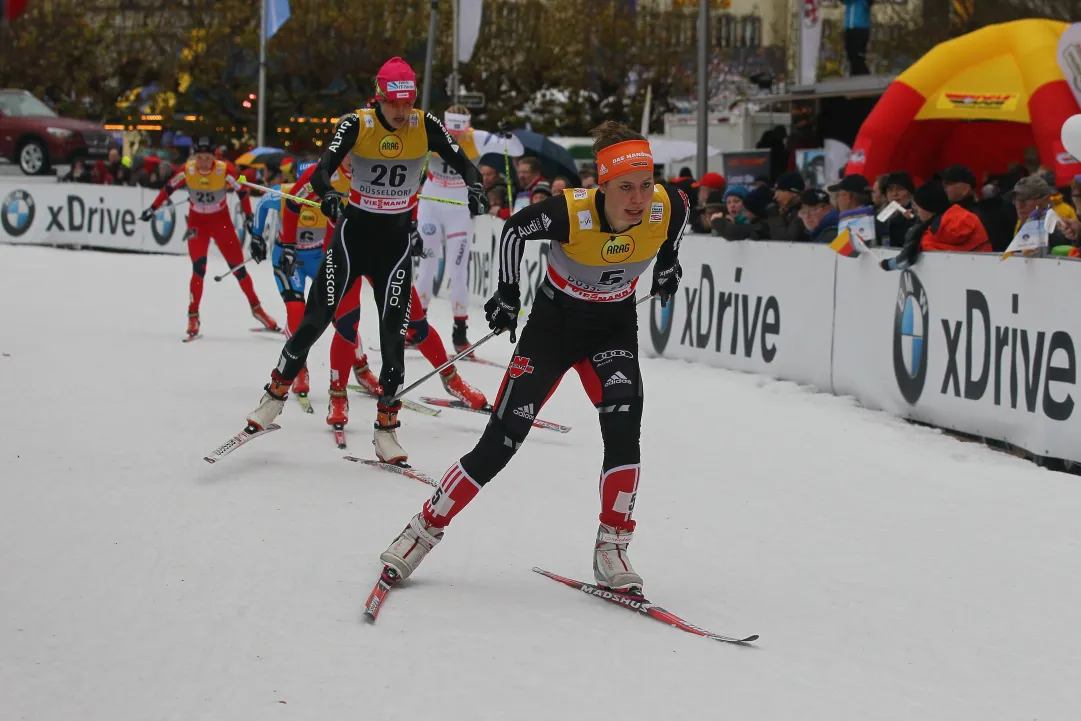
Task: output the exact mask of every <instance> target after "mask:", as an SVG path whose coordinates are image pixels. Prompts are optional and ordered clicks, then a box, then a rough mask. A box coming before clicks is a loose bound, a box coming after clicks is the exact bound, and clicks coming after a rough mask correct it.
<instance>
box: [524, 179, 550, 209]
mask: <svg viewBox="0 0 1081 721" xmlns="http://www.w3.org/2000/svg"><path fill="white" fill-rule="evenodd" d="M551 197H552V186H551V185H549V184H548V183H547V182H545V181H543V180H542V181H540V182H538V183H534V184H533V190H532V191H531V192H530V194H529V202H530V204H531V205H532V204H533V203H539V202H541V201H542V200H548V198H551Z"/></svg>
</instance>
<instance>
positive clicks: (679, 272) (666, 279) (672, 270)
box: [649, 258, 683, 308]
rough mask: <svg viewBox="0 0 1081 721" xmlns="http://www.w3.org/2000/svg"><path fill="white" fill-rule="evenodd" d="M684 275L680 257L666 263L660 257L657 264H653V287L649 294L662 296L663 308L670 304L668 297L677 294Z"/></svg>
mask: <svg viewBox="0 0 1081 721" xmlns="http://www.w3.org/2000/svg"><path fill="white" fill-rule="evenodd" d="M682 277H683V268H682V267H680V265H679V258H674V259H672V261H671V262H670V263H667V264H664V265H662V264H661V259H660V258H658V259H657V263H656V265H654V266H653V287H652V288H650V289H649V294H650V295H652V296H655V297H657V298H660V299H661V307H662V308H663V307H664V306H666V305H668V299H669V298H671V297H672V296H673V295H675V294H676V290H678V289H679V281H680V278H682Z"/></svg>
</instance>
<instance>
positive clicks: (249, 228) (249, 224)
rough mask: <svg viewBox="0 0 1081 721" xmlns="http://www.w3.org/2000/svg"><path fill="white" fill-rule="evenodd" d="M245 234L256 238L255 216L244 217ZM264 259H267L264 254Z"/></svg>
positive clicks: (249, 214)
mask: <svg viewBox="0 0 1081 721" xmlns="http://www.w3.org/2000/svg"><path fill="white" fill-rule="evenodd" d="M244 232H245V233H247V234H248V235H250V236H252V237H253V238H254V237H255V216H254V215H252V214H251V213H248V214H247V215H245V216H244ZM263 245H264V247H265V246H266V243H263ZM263 257H264V258H266V254H265V253H264V254H263Z"/></svg>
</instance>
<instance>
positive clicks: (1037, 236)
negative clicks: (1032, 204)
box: [1002, 211, 1053, 260]
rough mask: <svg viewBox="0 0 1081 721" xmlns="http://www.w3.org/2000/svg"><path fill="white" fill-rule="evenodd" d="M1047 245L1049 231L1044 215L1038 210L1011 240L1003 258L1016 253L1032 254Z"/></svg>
mask: <svg viewBox="0 0 1081 721" xmlns="http://www.w3.org/2000/svg"><path fill="white" fill-rule="evenodd" d="M1048 212H1053V211H1048ZM1046 247H1047V231H1046V229H1045V228H1044V217H1041V216H1040V214H1039V212H1036V213H1033V214H1032V215H1031V216H1029V219H1028V220H1026V221H1025V222H1024V223H1023V224H1022V225H1021V228H1020V229H1019V230H1018V231H1017V235H1015V236H1014V238H1013V240H1011V241H1010V246H1009V247H1008V248H1006V252H1005V253H1003V254H1002V259H1003V260H1006V259H1007V258H1009V257H1010V256H1011V255H1013V254H1014V253H1021V254H1022V255H1032V253H1033V251H1039V250H1040V249H1041V248H1046Z"/></svg>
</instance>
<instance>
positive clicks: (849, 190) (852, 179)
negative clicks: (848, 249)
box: [827, 173, 889, 245]
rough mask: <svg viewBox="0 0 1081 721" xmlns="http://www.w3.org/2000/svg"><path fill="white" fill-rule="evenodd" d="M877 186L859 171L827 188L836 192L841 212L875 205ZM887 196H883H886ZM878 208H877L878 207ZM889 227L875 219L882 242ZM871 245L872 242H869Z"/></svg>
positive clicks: (877, 234)
mask: <svg viewBox="0 0 1081 721" xmlns="http://www.w3.org/2000/svg"><path fill="white" fill-rule="evenodd" d="M874 189H875V186H872V185H871V184H870V183H869V182H867V178H865V177H863V176H862V175H860V174H859V173H853V174H852V175H846V176H845V177H843V178H841V181H840V182H839V183H835V184H834V185H831V186H829V187H828V188H827V190H828V191H829V192H831V193H834V194H835V195H836V198H837V211H838V212H839V213H847V212H848V211H850V210H856V209H858V208H865V207H871V208H873V207H874V200H873V198H874V192H875V190H874ZM884 197H885V196H883V198H884ZM876 210H877V209H876ZM888 232H889V231H888V229H887V227H886V224H885V223H882V222H880V221H879V220H878V219H877V218H876V219H875V237H876V238H877V239H878V241H879V242H880V243H881V242H882V239H883V238H884V237H885V236H886V234H887V233H888ZM868 245H870V243H868Z"/></svg>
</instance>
